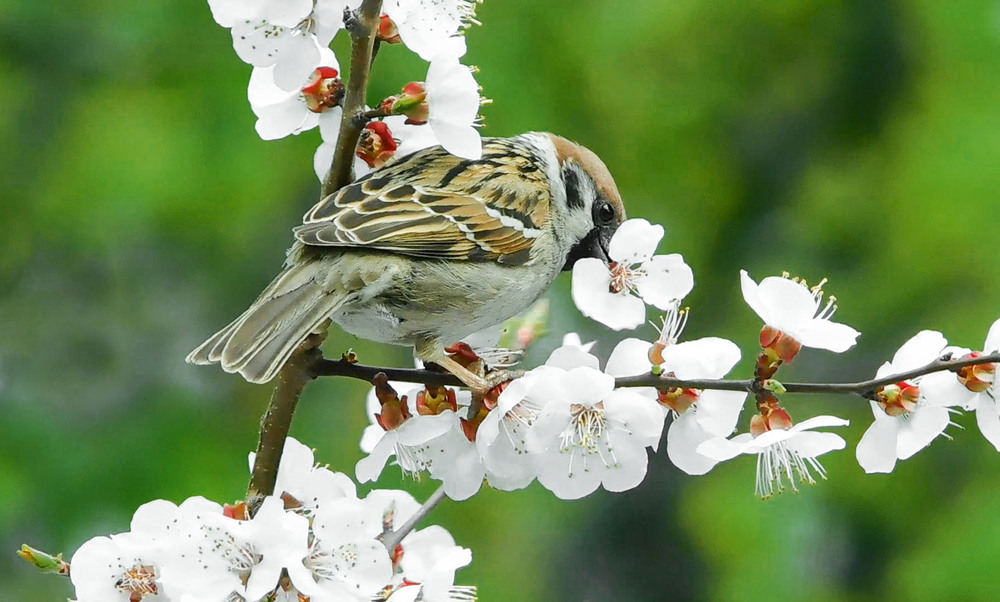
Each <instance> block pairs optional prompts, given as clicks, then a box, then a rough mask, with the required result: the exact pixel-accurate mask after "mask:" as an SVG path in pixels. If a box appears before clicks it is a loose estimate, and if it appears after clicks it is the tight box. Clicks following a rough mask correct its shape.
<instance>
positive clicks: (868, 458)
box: [855, 401, 899, 473]
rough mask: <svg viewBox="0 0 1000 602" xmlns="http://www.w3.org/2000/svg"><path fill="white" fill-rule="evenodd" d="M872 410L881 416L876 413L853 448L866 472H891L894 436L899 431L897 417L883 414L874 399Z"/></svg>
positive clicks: (893, 460) (893, 459)
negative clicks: (873, 419)
mask: <svg viewBox="0 0 1000 602" xmlns="http://www.w3.org/2000/svg"><path fill="white" fill-rule="evenodd" d="M871 404H872V412H876V413H881V417H880V416H879V415H878V414H876V418H875V422H873V423H872V425H871V426H870V427H868V430H867V431H865V434H864V435H862V437H861V441H859V442H858V447H857V449H856V450H855V456H856V457H857V459H858V464H860V465H861V468H863V469H865V472H867V473H873V472H892V469H893V468H895V467H896V438H897V435H898V433H899V419H897V418H892V417H891V416H885V412H882V408H880V407H879V405H878V404H877V403H875V402H874V401H873V402H871Z"/></svg>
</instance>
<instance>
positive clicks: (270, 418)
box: [246, 333, 326, 515]
mask: <svg viewBox="0 0 1000 602" xmlns="http://www.w3.org/2000/svg"><path fill="white" fill-rule="evenodd" d="M325 338H326V333H323V334H313V335H309V338H307V339H306V341H305V343H303V344H302V346H301V347H299V348H298V349H297V350H295V353H293V354H292V357H290V358H289V359H288V361H287V362H286V363H285V365H284V366H282V368H281V371H280V372H279V373H278V384H277V386H276V387H275V388H274V392H273V393H272V394H271V401H270V403H269V404H268V407H267V412H265V413H264V416H262V417H261V419H260V438H259V439H258V442H257V456H256V458H255V459H254V464H253V471H252V473H251V475H250V485H248V486H247V496H246V502H247V506H248V507H249V509H250V514H251V515H253V514H254V513H256V512H257V509H258V508H259V507H260V505H261V504H262V503H263V502H264V498H266V497H267V496H269V495H271V494H273V493H274V485H275V483H276V482H277V480H278V466H279V464H280V463H281V454H282V452H283V451H284V449H285V439H287V438H288V431H289V429H290V428H291V426H292V416H293V415H294V414H295V408H296V406H298V403H299V398H300V397H301V396H302V391H303V389H305V388H306V385H307V384H308V383H309V381H311V380H313V379H314V378H316V365H317V363H318V362H320V361H322V359H323V355H322V352H320V350H319V345H320V344H322V342H323V339H325Z"/></svg>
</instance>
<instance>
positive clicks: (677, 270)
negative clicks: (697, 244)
mask: <svg viewBox="0 0 1000 602" xmlns="http://www.w3.org/2000/svg"><path fill="white" fill-rule="evenodd" d="M642 269H643V270H644V271H645V272H646V275H645V276H641V277H639V278H636V282H635V286H636V291H637V292H638V293H639V296H640V297H642V300H643V301H645V302H646V303H649V304H650V305H653V306H655V307H657V308H659V309H668V308H670V307H672V306H673V305H674V304H675V303H676V302H677V301H679V300H681V299H683V298H684V297H686V296H687V294H688V293H690V292H691V289H693V288H694V272H692V271H691V267H690V266H688V264H686V263H684V258H683V257H681V256H680V255H678V254H677V253H672V254H670V255H657V256H656V257H653V258H652V259H650V260H649V261H646V262H644V263H643V264H642Z"/></svg>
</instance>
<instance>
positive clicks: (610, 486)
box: [596, 437, 649, 492]
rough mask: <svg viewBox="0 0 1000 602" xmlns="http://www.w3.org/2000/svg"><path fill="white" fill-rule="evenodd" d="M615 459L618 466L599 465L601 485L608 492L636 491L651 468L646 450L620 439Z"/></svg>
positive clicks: (617, 441)
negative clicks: (649, 467)
mask: <svg viewBox="0 0 1000 602" xmlns="http://www.w3.org/2000/svg"><path fill="white" fill-rule="evenodd" d="M613 451H614V458H615V460H617V461H618V462H617V464H611V465H609V466H607V467H605V466H604V465H598V467H597V468H596V470H597V472H599V473H601V484H602V485H604V488H605V489H606V490H608V491H615V492H618V491H628V490H629V489H634V488H636V487H638V486H639V484H640V483H642V480H643V479H644V478H646V469H647V468H648V466H649V455H648V453H647V452H646V448H645V447H644V446H643V445H640V444H639V443H638V442H636V441H632V440H631V439H628V438H621V437H618V438H617V439H616V441H615V445H614V450H613Z"/></svg>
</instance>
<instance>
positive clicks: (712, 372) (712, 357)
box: [609, 337, 740, 379]
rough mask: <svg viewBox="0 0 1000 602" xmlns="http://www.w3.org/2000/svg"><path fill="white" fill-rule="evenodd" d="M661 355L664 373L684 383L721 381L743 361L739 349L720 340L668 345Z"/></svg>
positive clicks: (709, 338)
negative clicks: (670, 373) (675, 376)
mask: <svg viewBox="0 0 1000 602" xmlns="http://www.w3.org/2000/svg"><path fill="white" fill-rule="evenodd" d="M661 353H662V355H663V371H664V372H673V373H674V374H676V375H677V378H682V379H699V378H722V377H723V376H725V375H726V374H728V373H729V371H730V370H732V369H733V366H735V365H736V364H737V363H739V361H740V348H739V347H737V346H736V344H735V343H733V342H732V341H727V340H726V339H721V338H718V337H705V338H701V339H697V340H694V341H685V342H683V343H678V344H676V345H667V347H666V348H665V349H664V350H663V351H662V352H661ZM609 362H610V360H609Z"/></svg>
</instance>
